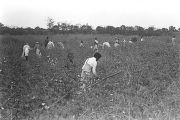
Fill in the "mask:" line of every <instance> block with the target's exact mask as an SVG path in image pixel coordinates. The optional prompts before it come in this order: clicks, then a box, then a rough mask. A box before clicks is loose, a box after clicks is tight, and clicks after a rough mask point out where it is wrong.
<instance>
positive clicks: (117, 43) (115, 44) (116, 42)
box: [114, 39, 119, 47]
mask: <svg viewBox="0 0 180 120" xmlns="http://www.w3.org/2000/svg"><path fill="white" fill-rule="evenodd" d="M118 46H119V39H116V40H115V43H114V47H118Z"/></svg>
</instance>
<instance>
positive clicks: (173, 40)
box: [171, 36, 176, 46]
mask: <svg viewBox="0 0 180 120" xmlns="http://www.w3.org/2000/svg"><path fill="white" fill-rule="evenodd" d="M171 40H172V44H173V46H175V45H176V42H175V40H176V38H175V36H173V37H172V39H171Z"/></svg>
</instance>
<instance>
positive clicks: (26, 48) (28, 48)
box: [23, 45, 30, 56]
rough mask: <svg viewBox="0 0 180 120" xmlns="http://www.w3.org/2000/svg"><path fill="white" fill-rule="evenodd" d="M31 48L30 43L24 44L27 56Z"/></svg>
mask: <svg viewBox="0 0 180 120" xmlns="http://www.w3.org/2000/svg"><path fill="white" fill-rule="evenodd" d="M29 50H30V46H29V45H24V47H23V51H24V54H25V56H28V54H29Z"/></svg>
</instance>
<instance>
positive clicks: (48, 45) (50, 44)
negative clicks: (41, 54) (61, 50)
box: [47, 40, 54, 49]
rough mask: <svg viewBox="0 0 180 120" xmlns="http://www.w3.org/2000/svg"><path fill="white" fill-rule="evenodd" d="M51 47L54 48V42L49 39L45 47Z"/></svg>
mask: <svg viewBox="0 0 180 120" xmlns="http://www.w3.org/2000/svg"><path fill="white" fill-rule="evenodd" d="M52 48H54V42H53V41H51V40H50V41H49V42H48V44H47V49H52Z"/></svg>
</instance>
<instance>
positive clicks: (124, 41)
mask: <svg viewBox="0 0 180 120" xmlns="http://www.w3.org/2000/svg"><path fill="white" fill-rule="evenodd" d="M123 46H124V47H125V46H126V40H125V39H124V40H123Z"/></svg>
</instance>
